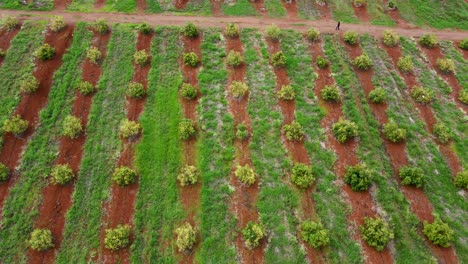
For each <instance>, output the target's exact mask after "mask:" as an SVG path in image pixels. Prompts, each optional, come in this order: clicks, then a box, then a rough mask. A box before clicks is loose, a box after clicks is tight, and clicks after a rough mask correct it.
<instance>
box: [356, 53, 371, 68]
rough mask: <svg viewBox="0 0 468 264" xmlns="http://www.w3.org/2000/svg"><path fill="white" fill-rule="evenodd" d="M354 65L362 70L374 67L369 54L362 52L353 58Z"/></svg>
mask: <svg viewBox="0 0 468 264" xmlns="http://www.w3.org/2000/svg"><path fill="white" fill-rule="evenodd" d="M353 65H354V66H356V67H358V69H360V70H363V71H367V70H368V69H370V68H371V67H372V61H371V59H370V58H369V56H368V55H367V54H362V55H361V56H357V57H356V58H355V59H354V60H353Z"/></svg>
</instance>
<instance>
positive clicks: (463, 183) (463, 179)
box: [453, 170, 468, 189]
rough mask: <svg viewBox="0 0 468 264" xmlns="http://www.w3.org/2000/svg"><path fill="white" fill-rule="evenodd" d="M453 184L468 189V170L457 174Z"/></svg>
mask: <svg viewBox="0 0 468 264" xmlns="http://www.w3.org/2000/svg"><path fill="white" fill-rule="evenodd" d="M453 184H454V185H455V186H456V187H458V188H463V189H468V170H464V171H460V172H459V173H457V175H456V176H455V179H454V180H453Z"/></svg>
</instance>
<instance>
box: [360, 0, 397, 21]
mask: <svg viewBox="0 0 468 264" xmlns="http://www.w3.org/2000/svg"><path fill="white" fill-rule="evenodd" d="M366 8H367V12H368V14H369V18H370V20H371V24H372V25H380V26H395V25H396V23H395V22H394V21H393V20H392V18H391V17H389V16H388V15H387V14H385V8H386V7H385V3H384V1H383V0H372V1H367V4H366Z"/></svg>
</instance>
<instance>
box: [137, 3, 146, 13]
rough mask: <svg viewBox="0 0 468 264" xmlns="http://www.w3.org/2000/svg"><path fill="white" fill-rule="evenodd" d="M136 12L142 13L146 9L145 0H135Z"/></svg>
mask: <svg viewBox="0 0 468 264" xmlns="http://www.w3.org/2000/svg"><path fill="white" fill-rule="evenodd" d="M136 4H137V13H144V12H145V10H146V0H137V1H136Z"/></svg>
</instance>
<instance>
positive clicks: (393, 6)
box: [388, 0, 397, 9]
mask: <svg viewBox="0 0 468 264" xmlns="http://www.w3.org/2000/svg"><path fill="white" fill-rule="evenodd" d="M388 8H390V9H395V8H397V6H396V4H395V2H393V1H392V0H390V1H388Z"/></svg>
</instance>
